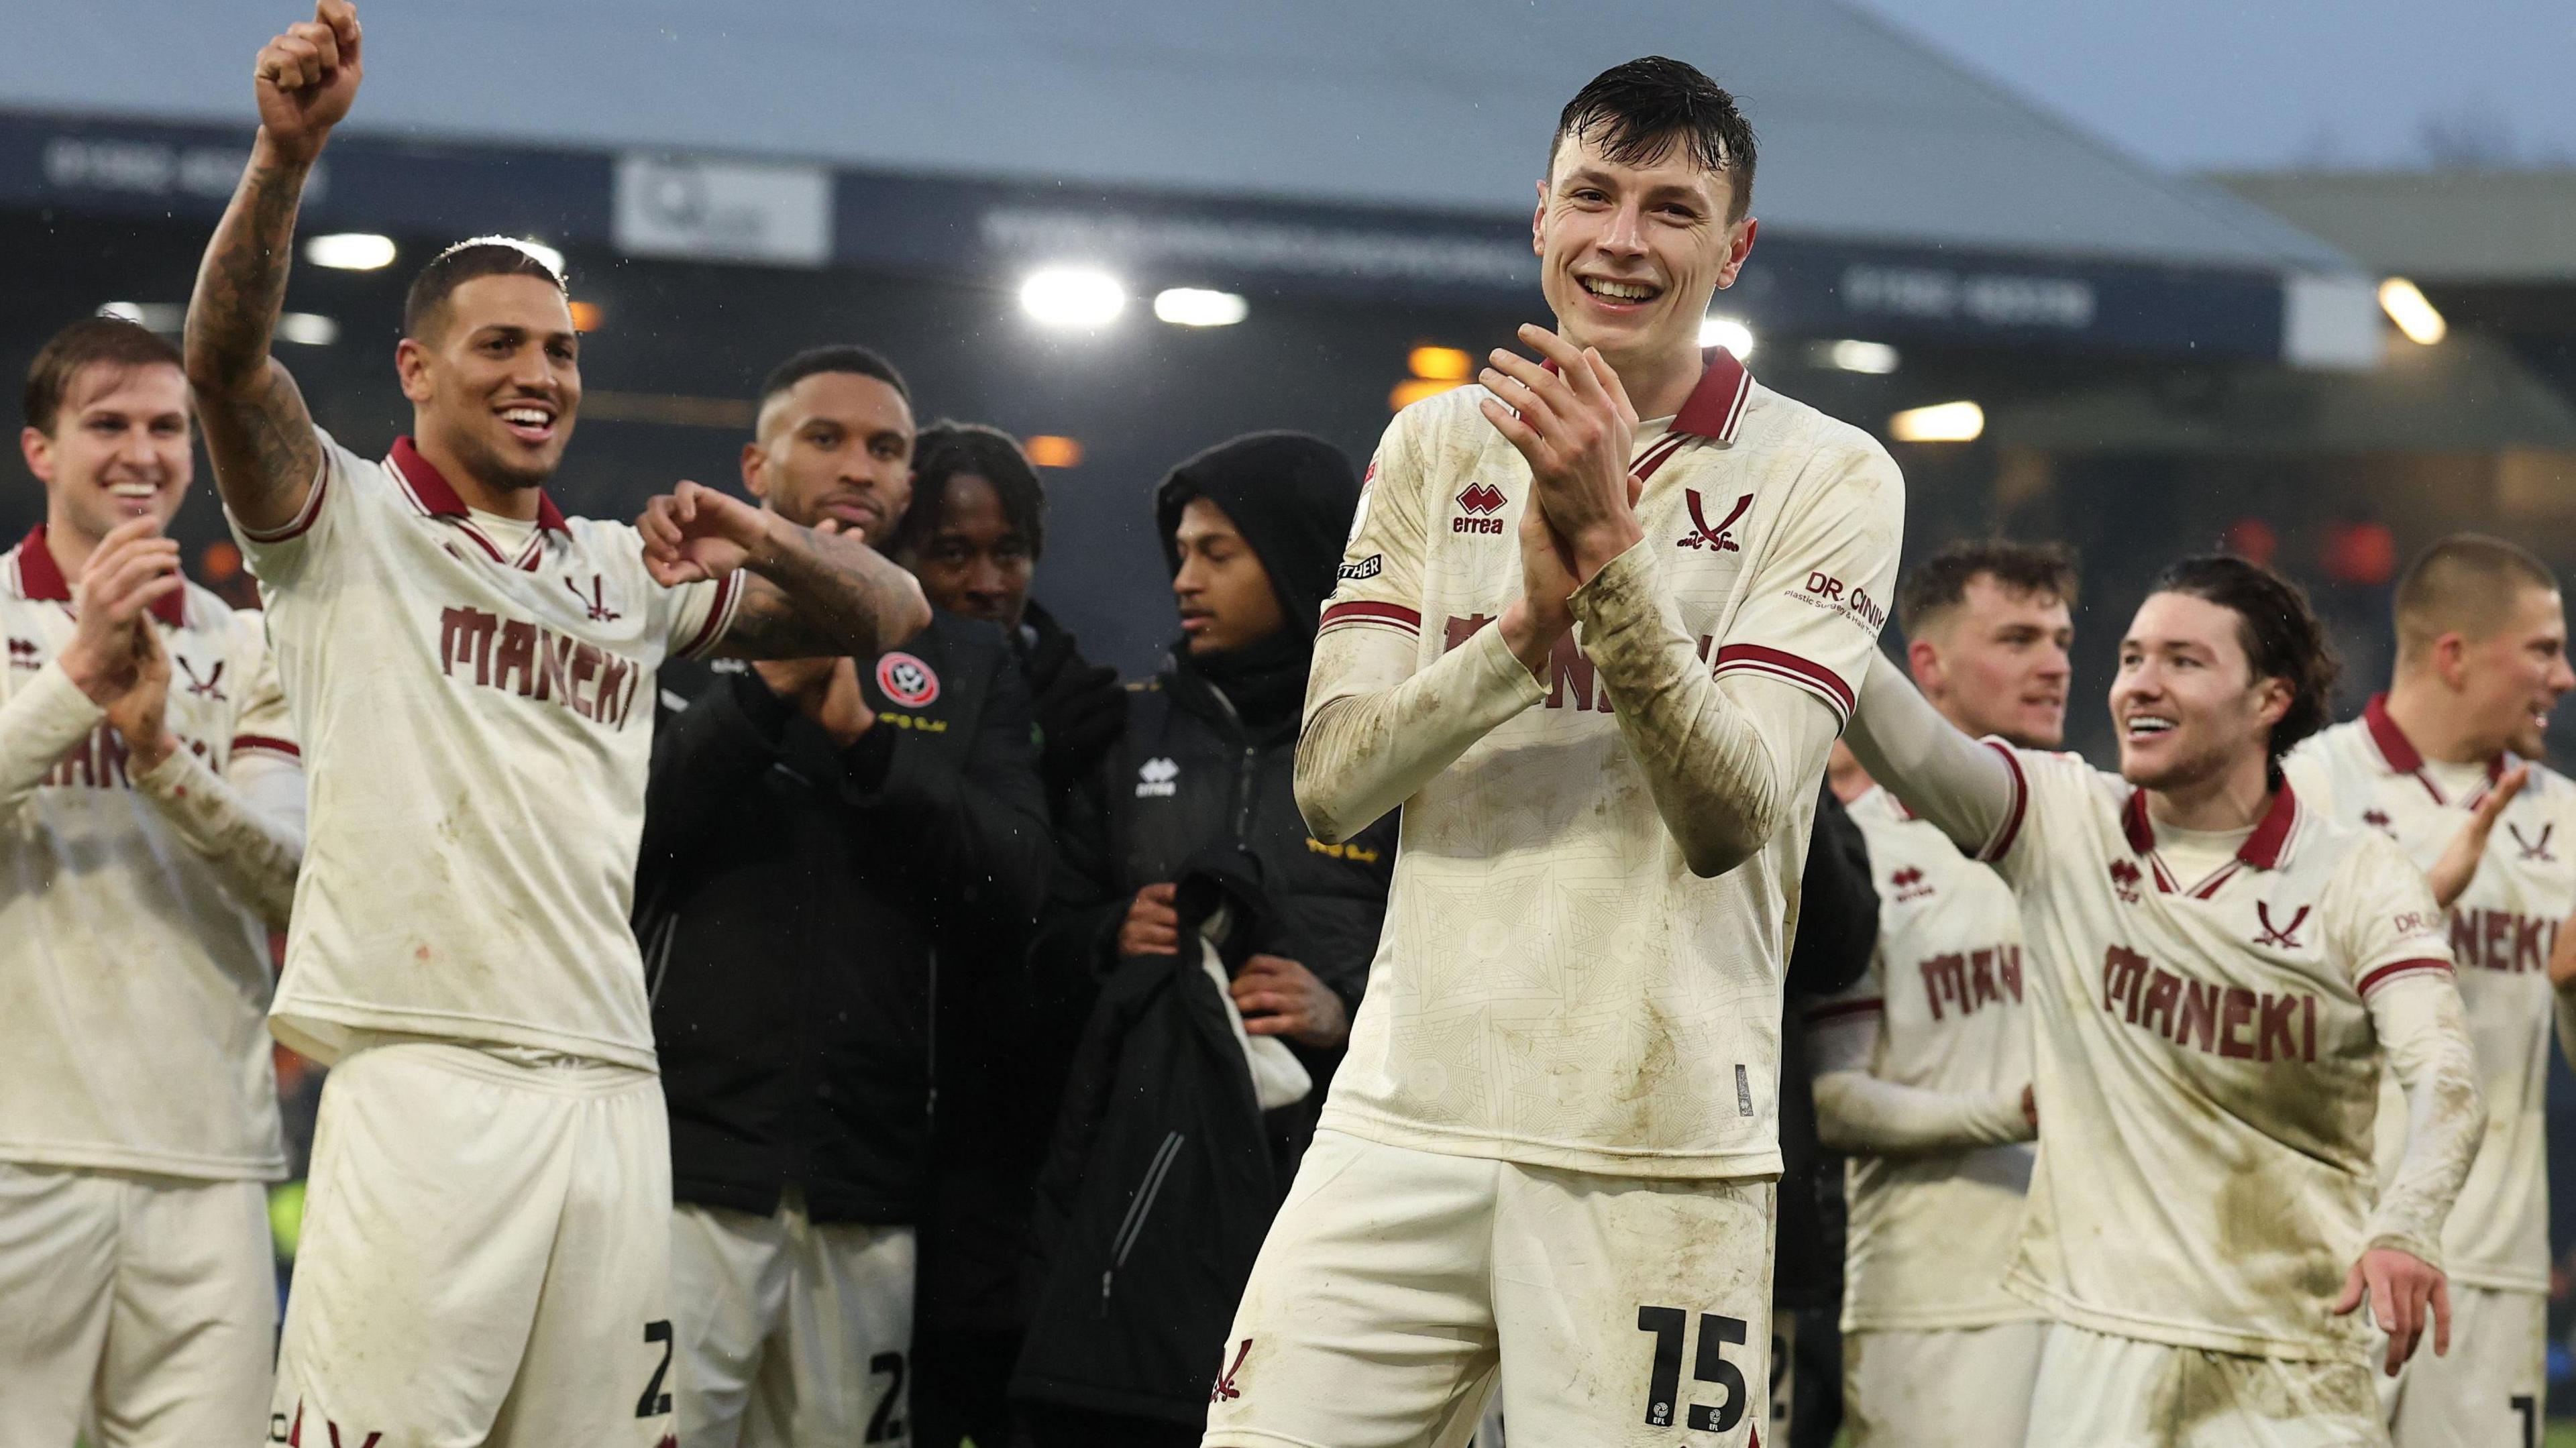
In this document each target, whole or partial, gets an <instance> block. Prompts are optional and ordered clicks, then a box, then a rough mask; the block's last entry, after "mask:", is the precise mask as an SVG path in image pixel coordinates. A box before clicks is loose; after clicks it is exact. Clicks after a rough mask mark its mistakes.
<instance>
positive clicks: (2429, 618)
mask: <svg viewBox="0 0 2576 1448" xmlns="http://www.w3.org/2000/svg"><path fill="white" fill-rule="evenodd" d="M2526 588H2539V589H2545V590H2548V591H2551V592H2555V591H2557V588H2558V576H2557V575H2556V574H2554V573H2552V572H2550V571H2549V565H2548V564H2546V563H2543V562H2541V561H2540V560H2539V559H2538V558H2535V557H2533V556H2532V555H2531V554H2530V552H2528V551H2527V550H2525V549H2523V548H2520V547H2517V546H2516V545H2514V544H2511V543H2508V542H2506V541H2505V540H2503V539H2502V538H2490V537H2488V536H2486V535H2485V534H2483V533H2454V534H2452V535H2451V536H2450V537H2448V538H2445V539H2443V540H2441V541H2440V542H2438V543H2435V544H2434V545H2433V546H2432V547H2430V548H2427V549H2425V550H2424V551H2423V552H2422V553H2420V554H2417V555H2416V558H2415V561H2414V562H2412V563H2409V564H2407V565H2406V571H2405V572H2404V573H2402V574H2400V575H2399V576H2398V579H2397V598H2396V607H2395V609H2394V613H2395V616H2396V623H2397V657H2398V659H2399V660H2400V661H2401V662H2402V661H2404V660H2407V659H2409V658H2411V657H2412V656H2413V655H2414V654H2415V653H2416V652H2417V651H2418V650H2420V649H2422V648H2424V647H2425V646H2426V645H2428V644H2430V643H2432V642H2433V640H2435V639H2437V638H2439V637H2441V636H2442V635H2443V634H2446V633H2450V632H2453V631H2455V630H2456V631H2457V632H2459V633H2462V634H2465V635H2467V636H2469V637H2470V638H2472V639H2482V638H2485V637H2487V636H2488V635H2489V634H2492V633H2494V632H2495V631H2496V630H2497V629H2498V628H2501V627H2503V626H2504V623H2505V620H2506V618H2507V617H2508V616H2509V615H2510V614H2511V611H2512V609H2513V601H2514V595H2515V594H2516V593H2518V592H2520V591H2521V590H2523V589H2526Z"/></svg>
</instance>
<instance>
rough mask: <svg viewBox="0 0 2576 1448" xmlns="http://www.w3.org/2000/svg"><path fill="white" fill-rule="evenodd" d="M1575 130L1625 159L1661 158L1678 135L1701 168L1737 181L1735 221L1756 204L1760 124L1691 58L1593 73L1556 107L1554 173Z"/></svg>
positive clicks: (1656, 58) (1550, 151)
mask: <svg viewBox="0 0 2576 1448" xmlns="http://www.w3.org/2000/svg"><path fill="white" fill-rule="evenodd" d="M1569 137H1571V138H1573V139H1575V140H1578V141H1584V140H1597V141H1599V142H1600V143H1601V153H1602V154H1603V155H1604V156H1607V157H1608V158H1609V159H1611V160H1612V161H1615V162H1617V163H1618V164H1620V165H1622V166H1641V165H1644V164H1646V163H1648V162H1650V161H1654V160H1657V159H1659V158H1661V157H1662V156H1663V154H1664V153H1665V151H1667V150H1669V149H1670V148H1671V147H1672V146H1673V144H1674V143H1676V142H1679V143H1680V144H1681V145H1683V146H1685V147H1687V148H1688V150H1689V154H1690V157H1691V159H1692V160H1694V161H1696V162H1698V163H1699V165H1700V167H1701V169H1703V170H1708V171H1717V172H1722V173H1724V174H1725V175H1726V176H1727V177H1728V179H1729V180H1731V181H1732V182H1733V183H1734V188H1733V189H1734V197H1733V199H1732V200H1730V201H1729V202H1728V203H1727V209H1726V219H1727V220H1728V221H1739V220H1742V219H1743V216H1744V212H1745V210H1746V208H1748V207H1750V206H1751V205H1752V204H1753V161H1754V141H1753V125H1752V123H1751V122H1750V121H1747V120H1745V119H1744V113H1743V112H1742V111H1740V110H1737V109H1736V106H1735V97H1734V96H1732V95H1729V94H1728V93H1727V92H1726V91H1725V90H1724V89H1723V88H1721V87H1720V86H1719V85H1718V83H1717V82H1716V81H1713V80H1710V79H1709V78H1708V76H1707V75H1706V74H1704V73H1703V72H1701V70H1700V69H1699V67H1697V66H1694V65H1691V64H1689V63H1687V62H1684V61H1678V60H1673V59H1670V58H1668V57H1665V56H1660V55H1649V56H1645V57H1642V58H1640V59H1637V60H1632V61H1629V62H1627V63H1626V64H1624V65H1614V66H1612V67H1610V68H1609V69H1608V70H1605V71H1603V72H1601V73H1600V74H1599V75H1596V76H1594V77H1593V78H1592V80H1591V81H1590V83H1589V84H1587V85H1585V86H1584V87H1583V89H1581V90H1579V91H1577V92H1575V94H1574V99H1572V100H1570V101H1567V102H1566V103H1565V109H1564V110H1563V111H1561V112H1559V113H1558V115H1557V118H1556V135H1555V136H1554V138H1553V139H1551V140H1550V141H1549V142H1548V144H1547V174H1548V175H1550V176H1553V175H1555V174H1556V153H1557V149H1558V148H1559V147H1561V146H1563V145H1564V144H1565V142H1566V140H1567V138H1569Z"/></svg>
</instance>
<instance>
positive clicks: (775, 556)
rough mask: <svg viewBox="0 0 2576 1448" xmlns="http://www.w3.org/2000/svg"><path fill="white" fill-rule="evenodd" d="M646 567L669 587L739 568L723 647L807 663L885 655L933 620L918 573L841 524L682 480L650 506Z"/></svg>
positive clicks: (645, 520) (742, 655) (642, 526)
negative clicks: (737, 594) (784, 512)
mask: <svg viewBox="0 0 2576 1448" xmlns="http://www.w3.org/2000/svg"><path fill="white" fill-rule="evenodd" d="M635 527H636V530H637V531H638V532H640V533H642V534H643V535H644V567H645V570H646V571H647V572H649V573H651V574H652V575H653V579H654V581H655V582H657V583H660V584H661V585H662V586H664V587H665V588H670V587H676V586H678V585H680V584H683V583H689V582H693V581H695V580H698V579H702V578H721V577H723V576H724V575H726V574H728V573H731V572H733V571H734V570H735V569H742V570H743V571H744V572H745V574H746V575H747V576H746V577H745V578H744V579H743V585H744V586H743V595H742V602H741V603H740V604H738V605H737V606H736V609H735V613H734V620H733V626H732V627H731V628H729V629H727V630H726V631H725V636H724V641H723V642H722V643H720V644H718V645H717V646H716V652H717V653H719V654H722V655H725V656H727V657H730V658H738V659H807V658H818V657H821V656H824V655H833V654H858V655H869V654H879V653H883V652H885V651H886V650H887V649H890V648H892V647H894V646H895V645H896V644H898V643H901V642H902V641H903V640H905V639H907V638H910V637H911V636H912V635H913V634H914V633H916V632H918V631H919V630H920V629H921V628H922V627H923V626H924V625H926V624H928V623H929V622H930V605H929V603H928V602H927V601H925V600H924V599H923V598H922V596H921V585H920V584H919V583H916V582H914V581H913V577H912V575H911V574H909V573H906V572H904V571H903V570H902V569H901V568H898V567H896V566H895V565H894V564H893V563H891V562H889V561H888V560H887V559H886V558H885V557H884V556H883V555H882V554H879V553H878V552H877V551H876V550H875V549H873V548H870V547H869V546H868V545H867V544H866V543H864V542H862V541H860V540H859V539H857V538H851V537H844V536H841V534H840V533H839V532H838V527H839V525H838V524H837V523H832V522H828V521H827V522H826V523H825V524H824V525H823V527H821V528H800V527H798V526H797V525H795V524H794V523H790V522H788V521H787V520H786V519H785V518H782V517H780V516H778V515H777V514H776V513H772V512H769V511H768V510H766V509H762V508H755V507H753V506H752V505H751V504H749V503H746V502H744V501H743V500H742V499H740V498H737V497H734V496H733V495H732V494H730V493H720V492H717V491H716V490H715V489H713V488H709V487H705V486H702V485H700V484H697V483H690V482H683V483H682V484H680V486H679V487H678V489H677V490H675V491H673V492H671V493H669V494H667V495H665V496H663V497H659V498H655V499H654V500H653V501H652V502H650V503H648V504H646V505H645V508H644V515H643V516H642V517H641V518H638V519H636V521H635Z"/></svg>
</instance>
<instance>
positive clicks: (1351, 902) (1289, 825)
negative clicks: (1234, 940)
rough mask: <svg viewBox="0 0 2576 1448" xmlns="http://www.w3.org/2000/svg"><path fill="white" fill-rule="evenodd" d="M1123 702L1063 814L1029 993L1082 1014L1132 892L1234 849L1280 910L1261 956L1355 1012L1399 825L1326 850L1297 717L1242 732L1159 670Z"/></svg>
mask: <svg viewBox="0 0 2576 1448" xmlns="http://www.w3.org/2000/svg"><path fill="white" fill-rule="evenodd" d="M1128 689H1129V696H1128V711H1127V733H1126V735H1125V737H1124V738H1122V739H1121V740H1120V741H1119V742H1118V744H1117V745H1116V746H1114V747H1112V748H1111V749H1110V751H1109V753H1108V756H1107V757H1106V758H1104V759H1103V760H1102V761H1101V768H1100V770H1099V772H1098V773H1097V774H1096V775H1095V776H1094V777H1093V778H1092V779H1091V780H1090V781H1088V783H1087V784H1086V786H1085V787H1084V788H1083V789H1082V790H1081V791H1080V792H1079V793H1078V795H1077V797H1076V798H1075V800H1074V801H1073V802H1072V803H1071V804H1070V805H1069V807H1068V809H1067V812H1066V819H1065V822H1064V828H1063V830H1062V832H1061V837H1060V841H1059V848H1060V851H1061V853H1060V860H1059V864H1058V868H1057V876H1056V883H1055V889H1054V892H1053V897H1052V899H1051V901H1050V903H1049V905H1048V908H1047V913H1046V921H1045V924H1044V925H1043V926H1042V927H1041V929H1040V932H1039V936H1038V944H1037V948H1036V950H1035V951H1034V952H1033V955H1032V962H1031V964H1032V969H1033V970H1034V971H1035V972H1036V974H1037V977H1038V980H1037V988H1038V989H1039V990H1040V991H1041V992H1042V993H1047V994H1051V995H1052V996H1053V997H1054V998H1055V999H1057V1000H1059V1001H1063V1002H1067V1003H1069V1004H1072V1005H1076V1006H1087V1005H1088V997H1089V995H1090V992H1091V991H1092V989H1093V988H1094V987H1095V986H1096V984H1097V982H1098V981H1100V980H1101V979H1102V978H1103V977H1104V976H1105V975H1106V974H1107V972H1108V971H1109V970H1110V968H1111V967H1112V966H1114V965H1115V964H1116V959H1115V955H1114V951H1115V948H1116V945H1117V939H1118V927H1119V924H1120V922H1122V921H1123V920H1125V919H1126V916H1127V906H1128V903H1129V902H1130V901H1132V900H1133V899H1134V898H1135V896H1136V892H1137V891H1138V890H1139V889H1142V888H1143V887H1145V886H1147V885H1151V884H1157V883H1160V882H1163V881H1169V880H1175V879H1178V878H1179V875H1180V870H1181V867H1182V866H1183V865H1184V864H1186V863H1187V862H1188V861H1189V860H1190V859H1191V857H1192V856H1194V855H1196V854H1198V853H1199V851H1201V850H1203V849H1205V848H1207V847H1208V846H1210V845H1215V844H1228V843H1231V844H1236V845H1240V846H1242V847H1243V848H1245V849H1248V850H1250V851H1251V852H1252V853H1253V854H1254V855H1256V856H1258V857H1260V860H1261V862H1262V868H1263V872H1264V878H1265V888H1267V889H1268V890H1269V891H1270V893H1271V895H1272V897H1273V898H1274V900H1275V901H1276V902H1277V904H1278V906H1279V909H1278V913H1277V919H1276V923H1275V927H1274V928H1275V930H1276V932H1277V933H1276V936H1275V938H1274V939H1273V940H1271V941H1270V942H1268V943H1267V944H1265V945H1263V946H1262V947H1261V950H1262V951H1263V952H1264V953H1267V954H1271V955H1284V956H1286V957H1288V958H1289V959H1291V960H1294V961H1297V962H1298V963H1300V964H1302V965H1304V966H1305V967H1306V968H1307V969H1308V970H1311V971H1313V972H1314V973H1315V975H1316V976H1317V977H1318V978H1320V979H1321V980H1322V981H1323V982H1324V984H1326V985H1328V986H1330V987H1332V988H1333V991H1334V993H1335V994H1337V995H1339V996H1340V997H1341V998H1342V1003H1343V1004H1344V1005H1345V1006H1348V1007H1350V1008H1351V1010H1352V1011H1353V1012H1354V1013H1356V1012H1357V1010H1358V1007H1359V1001H1360V996H1361V994H1362V993H1363V992H1364V991H1365V990H1366V988H1367V985H1368V968H1369V962H1370V961H1371V960H1372V959H1374V958H1375V957H1376V955H1377V940H1378V932H1379V927H1380V926H1381V925H1382V924H1383V923H1384V922H1385V918H1386V892H1387V885H1388V883H1389V882H1390V881H1392V880H1393V879H1394V877H1395V836H1396V816H1395V815H1392V814H1390V815H1388V816H1387V817H1386V818H1384V819H1381V820H1379V821H1378V822H1377V823H1376V824H1373V825H1371V826H1369V827H1368V828H1367V829H1365V830H1363V831H1361V832H1360V834H1359V835H1358V837H1357V838H1355V839H1353V840H1351V841H1349V842H1348V843H1346V844H1340V845H1327V844H1325V843H1323V842H1322V841H1320V840H1317V839H1316V838H1314V837H1313V836H1312V835H1310V834H1308V833H1307V831H1306V821H1305V819H1304V817H1303V816H1301V815H1300V814H1299V813H1298V812H1297V794H1296V768H1297V759H1296V753H1297V723H1298V721H1297V720H1296V718H1294V717H1293V716H1292V717H1290V718H1287V719H1284V720H1280V721H1278V722H1276V723H1273V724H1271V725H1270V726H1268V727H1266V728H1259V729H1248V728H1246V727H1245V725H1244V724H1243V722H1242V721H1241V719H1240V718H1239V717H1238V716H1237V715H1236V713H1235V710H1234V706H1233V705H1232V704H1230V703H1229V702H1227V700H1226V698H1225V696H1224V695H1223V694H1220V693H1219V692H1217V690H1216V689H1215V688H1213V687H1211V686H1210V685H1209V684H1208V683H1207V682H1206V681H1205V680H1204V679H1202V678H1200V677H1199V676H1198V675H1197V674H1195V673H1193V672H1191V671H1189V670H1186V669H1182V668H1179V667H1176V666H1174V665H1171V664H1168V663H1167V664H1166V665H1165V667H1164V668H1163V671H1162V672H1161V673H1160V674H1158V675H1156V676H1155V677H1154V678H1153V679H1152V680H1151V681H1150V682H1147V683H1142V684H1131V685H1129V686H1128ZM1313 1064H1316V1063H1315V1062H1309V1065H1310V1066H1312V1065H1313ZM1323 1064H1326V1065H1329V1064H1330V1062H1329V1061H1327V1062H1324V1063H1323ZM1317 1094H1318V1096H1320V1095H1321V1091H1320V1090H1319V1091H1318V1093H1317Z"/></svg>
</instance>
